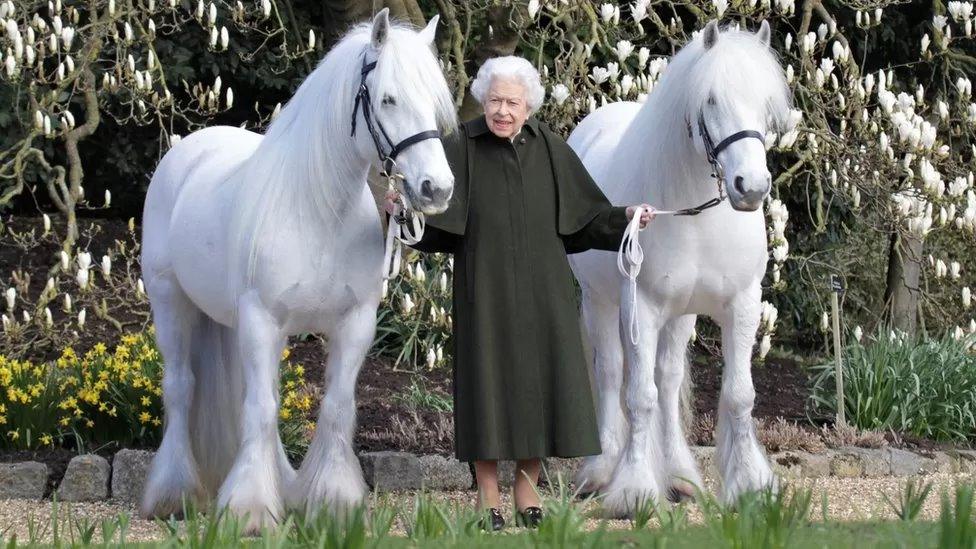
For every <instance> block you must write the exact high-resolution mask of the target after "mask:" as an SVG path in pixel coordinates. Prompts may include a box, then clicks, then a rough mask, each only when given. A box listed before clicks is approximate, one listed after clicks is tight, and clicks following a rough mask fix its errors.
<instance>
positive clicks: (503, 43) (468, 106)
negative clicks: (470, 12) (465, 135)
mask: <svg viewBox="0 0 976 549" xmlns="http://www.w3.org/2000/svg"><path fill="white" fill-rule="evenodd" d="M513 9H515V8H514V5H495V6H492V7H490V8H488V15H487V21H486V23H487V25H486V28H487V26H489V25H490V26H491V30H492V33H491V35H490V36H489V37H488V39H487V40H484V41H482V42H481V43H480V44H479V45H478V46H477V47H476V48H475V50H474V58H473V59H471V64H473V65H474V66H470V67H469V70H468V74H469V75H474V74H477V72H478V69H479V68H480V67H481V65H482V64H483V63H484V62H485V61H487V60H488V59H491V58H492V57H501V56H505V55H512V54H514V53H515V48H516V47H517V46H518V43H519V33H518V30H519V29H517V28H515V27H514V26H513V25H512V20H513V17H512V10H513ZM473 79H474V78H473V77H472V80H473ZM481 112H482V107H481V105H480V104H478V100H477V99H475V98H474V97H472V96H471V94H470V93H466V94H465V96H464V101H463V102H462V103H461V112H460V116H461V120H462V121H465V120H470V119H472V118H474V117H475V116H478V115H479V114H481Z"/></svg>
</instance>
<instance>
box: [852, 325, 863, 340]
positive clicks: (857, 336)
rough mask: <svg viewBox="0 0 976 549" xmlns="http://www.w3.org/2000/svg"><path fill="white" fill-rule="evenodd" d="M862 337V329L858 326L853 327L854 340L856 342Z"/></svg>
mask: <svg viewBox="0 0 976 549" xmlns="http://www.w3.org/2000/svg"><path fill="white" fill-rule="evenodd" d="M862 337H864V330H862V329H861V327H860V326H855V327H854V339H855V341H857V342H858V343H860V342H861V338H862Z"/></svg>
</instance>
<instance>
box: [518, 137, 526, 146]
mask: <svg viewBox="0 0 976 549" xmlns="http://www.w3.org/2000/svg"><path fill="white" fill-rule="evenodd" d="M519 145H525V138H524V137H522V138H520V139H519Z"/></svg>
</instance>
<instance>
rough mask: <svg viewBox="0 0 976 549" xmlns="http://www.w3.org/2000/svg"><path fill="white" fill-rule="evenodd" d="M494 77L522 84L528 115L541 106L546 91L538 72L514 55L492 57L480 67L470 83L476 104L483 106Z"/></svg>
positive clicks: (530, 64)
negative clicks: (517, 81)
mask: <svg viewBox="0 0 976 549" xmlns="http://www.w3.org/2000/svg"><path fill="white" fill-rule="evenodd" d="M496 77H501V78H513V79H517V80H519V81H520V82H521V83H522V86H524V87H525V103H526V105H527V106H528V107H529V114H532V113H534V112H535V111H537V110H539V107H541V106H542V100H543V99H545V97H546V89H545V88H544V87H543V86H542V80H541V79H540V78H539V71H537V70H535V67H533V66H532V63H529V62H528V61H526V60H525V59H522V58H521V57H516V56H514V55H507V56H505V57H492V58H491V59H489V60H487V61H485V62H484V64H482V65H481V68H480V69H478V76H477V77H475V79H474V82H472V83H471V95H473V96H474V98H475V99H477V100H478V103H481V104H482V105H484V104H485V98H486V97H487V96H488V89H489V88H491V81H492V79H494V78H496Z"/></svg>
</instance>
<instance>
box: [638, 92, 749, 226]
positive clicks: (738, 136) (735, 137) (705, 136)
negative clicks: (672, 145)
mask: <svg viewBox="0 0 976 549" xmlns="http://www.w3.org/2000/svg"><path fill="white" fill-rule="evenodd" d="M698 133H699V134H700V135H701V136H702V142H703V143H704V145H705V158H706V159H708V163H709V164H711V166H712V177H714V178H715V183H716V184H717V185H718V196H717V197H715V198H712V199H711V200H708V201H706V202H703V203H701V204H699V205H697V206H695V207H694V208H684V209H682V210H675V211H672V212H655V213H656V214H670V215H674V216H679V215H689V216H690V215H698V214H700V213H702V212H703V211H705V210H707V209H709V208H714V207H715V206H718V205H719V204H721V203H722V202H723V201H724V200H725V199H726V198H727V197H726V194H725V188H724V187H723V185H722V180H723V179H724V178H725V170H724V169H723V168H722V164H721V163H719V161H718V155H719V153H720V152H722V151H724V150H725V149H727V148H728V147H729V145H731V144H732V143H735V142H736V141H741V140H743V139H748V138H750V137H753V138H755V139H758V140H760V141H762V142H763V143H764V144H765V142H766V140H765V138H764V137H763V134H761V133H760V132H757V131H756V130H741V131H737V132H735V133H733V134H732V135H730V136H728V137H726V138H725V139H723V140H722V141H721V142H719V144H718V145H716V144H715V140H713V139H712V134H710V133H708V126H707V125H706V124H705V114H704V113H703V112H702V111H698ZM688 137H689V138H691V123H690V122H689V123H688Z"/></svg>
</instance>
